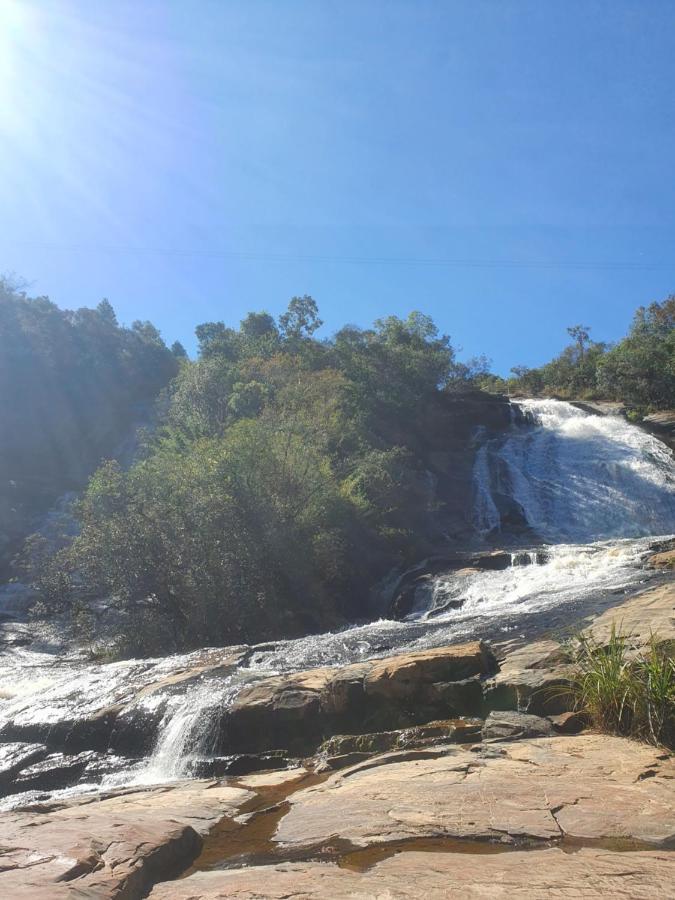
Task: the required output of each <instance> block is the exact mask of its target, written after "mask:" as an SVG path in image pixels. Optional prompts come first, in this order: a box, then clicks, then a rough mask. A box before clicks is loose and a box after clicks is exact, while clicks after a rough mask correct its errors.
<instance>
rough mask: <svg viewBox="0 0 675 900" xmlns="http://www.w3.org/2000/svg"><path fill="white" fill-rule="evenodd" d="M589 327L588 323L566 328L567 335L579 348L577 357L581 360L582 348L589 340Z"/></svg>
mask: <svg viewBox="0 0 675 900" xmlns="http://www.w3.org/2000/svg"><path fill="white" fill-rule="evenodd" d="M590 331H591V329H590V327H589V326H588V325H572V326H571V327H570V328H568V329H567V333H568V334H569V336H570V337H571V338H572V339H573V340H574V341H576V345H577V347H578V349H579V359H580V360H581V361H582V362H583V359H584V350H585V348H586V344H587V342H588V341H589V340H590Z"/></svg>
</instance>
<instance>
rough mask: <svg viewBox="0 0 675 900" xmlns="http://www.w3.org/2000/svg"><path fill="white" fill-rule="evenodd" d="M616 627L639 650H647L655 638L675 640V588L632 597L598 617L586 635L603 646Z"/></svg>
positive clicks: (669, 587) (657, 588)
mask: <svg viewBox="0 0 675 900" xmlns="http://www.w3.org/2000/svg"><path fill="white" fill-rule="evenodd" d="M613 625H614V626H616V628H617V629H620V630H621V632H622V633H623V634H626V635H628V636H629V638H630V644H631V645H632V646H633V648H634V649H636V650H639V649H641V648H642V647H644V646H646V645H647V644H648V643H649V641H650V638H651V636H652V634H654V635H656V636H657V637H658V639H659V640H663V641H666V640H668V641H670V640H675V584H673V583H671V584H664V585H660V586H659V587H655V588H649V589H648V590H646V591H642V592H641V593H639V594H636V595H635V596H633V597H630V598H629V599H628V600H626V601H625V602H624V603H621V604H620V605H619V606H616V607H612V608H611V609H608V610H606V611H605V612H604V613H603V614H602V615H601V616H598V618H597V619H595V620H594V621H593V622H591V623H590V624H589V626H588V627H587V629H586V631H587V632H590V633H592V635H593V637H594V639H595V640H596V641H600V642H603V641H607V640H609V636H610V634H611V631H612V626H613Z"/></svg>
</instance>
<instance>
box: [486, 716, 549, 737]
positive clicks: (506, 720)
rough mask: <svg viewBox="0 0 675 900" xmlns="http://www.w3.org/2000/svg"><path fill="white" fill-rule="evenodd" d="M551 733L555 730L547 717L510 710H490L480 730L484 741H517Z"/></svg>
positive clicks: (546, 735) (547, 735)
mask: <svg viewBox="0 0 675 900" xmlns="http://www.w3.org/2000/svg"><path fill="white" fill-rule="evenodd" d="M553 734H555V730H554V728H553V725H552V723H551V722H550V721H549V720H548V719H544V718H542V717H541V716H530V715H528V714H527V713H521V712H513V711H511V710H506V711H502V712H491V713H490V715H489V716H488V717H487V719H486V720H485V724H484V725H483V731H482V737H483V740H484V741H518V740H521V739H523V738H536V737H550V736H551V735H553Z"/></svg>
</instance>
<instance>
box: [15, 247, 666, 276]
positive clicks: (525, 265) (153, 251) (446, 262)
mask: <svg viewBox="0 0 675 900" xmlns="http://www.w3.org/2000/svg"><path fill="white" fill-rule="evenodd" d="M11 243H12V244H13V245H14V246H20V247H24V248H28V249H33V250H49V251H56V252H65V253H92V252H93V253H113V254H118V253H121V254H129V255H139V256H142V255H156V256H167V257H200V258H214V259H231V260H239V261H242V262H248V261H250V262H269V263H336V264H347V265H376V266H378V265H383V266H386V265H391V266H420V267H423V268H424V267H434V266H439V267H446V268H457V269H461V268H465V269H570V270H573V269H574V270H580V271H584V270H597V271H629V272H630V271H644V270H650V269H675V259H673V260H672V261H671V262H666V261H663V260H661V261H624V262H619V261H609V260H603V261H591V260H545V259H539V260H534V259H470V258H468V259H464V258H458V257H444V256H438V257H415V256H352V255H348V256H339V255H331V254H311V253H297V254H283V253H261V252H256V251H239V250H219V249H216V248H208V247H192V248H186V247H182V248H180V247H137V246H133V245H126V246H125V245H112V244H111V245H103V244H49V243H41V244H37V243H35V244H34V243H27V242H11Z"/></svg>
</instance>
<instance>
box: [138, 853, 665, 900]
mask: <svg viewBox="0 0 675 900" xmlns="http://www.w3.org/2000/svg"><path fill="white" fill-rule="evenodd" d="M674 874H675V871H674V863H673V854H672V853H666V852H658V851H652V852H639V853H611V852H607V851H605V850H598V849H582V850H580V851H579V852H577V853H574V854H569V853H564V852H563V851H562V850H559V849H557V848H549V849H546V850H531V851H527V852H523V851H513V852H506V853H498V854H485V853H476V852H473V853H461V852H454V853H428V852H427V853H425V852H419V851H410V852H403V853H398V854H397V855H395V856H391V857H390V858H388V859H384V860H382V861H380V862H377V863H376V864H375V865H373V866H372V867H371V868H368V869H367V870H366V871H352V870H350V869H348V868H344V867H339V866H337V865H335V864H331V863H317V862H306V863H281V864H278V865H275V866H255V867H252V868H244V869H238V870H229V871H228V870H216V871H211V872H198V873H197V874H194V875H191V876H190V877H189V878H186V879H184V880H180V881H172V882H166V883H164V884H160V885H158V886H157V887H156V888H155V889H154V890H153V891H152V893H151V894H150V900H223V898H226V897H227V898H241V900H288V898H291V897H294V898H303V900H373V898H377V900H418V898H420V897H425V898H429V900H446V898H454V900H466V898H469V900H472V898H475V900H485V898H487V897H489V898H508V900H511V898H518V900H542V898H544V897H567V898H579V900H592V898H603V900H604V898H606V897H617V898H625V900H654V898H656V897H663V898H667V897H672V896H673V875H674Z"/></svg>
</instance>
